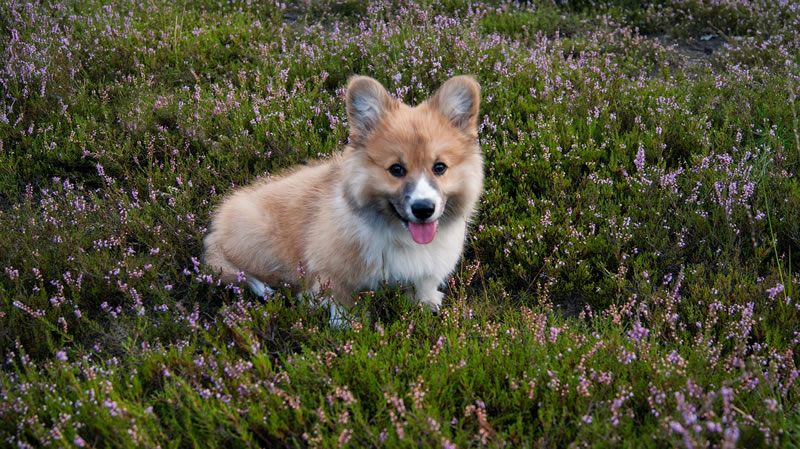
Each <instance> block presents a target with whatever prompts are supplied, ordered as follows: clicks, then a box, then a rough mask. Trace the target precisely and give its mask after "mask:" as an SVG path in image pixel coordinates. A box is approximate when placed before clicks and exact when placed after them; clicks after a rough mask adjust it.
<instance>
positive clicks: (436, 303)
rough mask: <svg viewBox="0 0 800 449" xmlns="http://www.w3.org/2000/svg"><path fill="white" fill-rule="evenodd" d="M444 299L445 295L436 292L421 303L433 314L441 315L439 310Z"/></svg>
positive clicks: (426, 296) (422, 299)
mask: <svg viewBox="0 0 800 449" xmlns="http://www.w3.org/2000/svg"><path fill="white" fill-rule="evenodd" d="M442 297H444V293H442V292H440V291H438V290H434V291H432V292H430V293H428V294H427V295H425V296H423V297H422V298H421V299H420V300H419V303H420V304H422V305H423V306H425V307H427V308H428V310H430V311H431V312H433V313H439V309H441V308H442Z"/></svg>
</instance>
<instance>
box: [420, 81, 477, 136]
mask: <svg viewBox="0 0 800 449" xmlns="http://www.w3.org/2000/svg"><path fill="white" fill-rule="evenodd" d="M480 102H481V88H480V86H479V85H478V83H477V82H476V81H475V79H473V78H472V77H471V76H466V75H461V76H456V77H453V78H450V79H449V80H447V82H446V83H444V84H442V87H440V88H439V90H438V91H436V94H434V96H433V97H432V98H431V106H433V107H434V108H437V109H439V111H440V112H441V113H442V115H444V116H445V118H447V119H448V120H449V121H450V124H451V125H453V126H455V127H456V128H458V129H460V130H461V131H462V132H463V133H464V134H466V135H468V136H470V137H475V138H477V137H478V106H480Z"/></svg>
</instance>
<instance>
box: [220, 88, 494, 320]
mask: <svg viewBox="0 0 800 449" xmlns="http://www.w3.org/2000/svg"><path fill="white" fill-rule="evenodd" d="M479 103H480V90H479V86H478V83H476V82H475V80H473V79H472V78H471V77H468V76H457V77H454V78H451V79H450V80H448V81H447V82H446V83H444V84H443V85H442V86H441V87H440V88H439V90H438V91H436V93H435V94H434V95H433V96H432V97H430V98H429V99H427V100H426V101H425V102H423V103H421V104H420V105H418V106H413V107H412V106H408V105H405V104H403V103H401V102H399V101H397V100H395V99H394V98H392V97H391V96H390V95H389V93H388V92H387V91H386V89H384V88H383V86H381V84H380V83H378V82H377V81H376V80H374V79H372V78H369V77H366V76H355V77H353V78H351V79H350V81H349V83H348V85H347V92H346V107H347V116H348V120H349V128H350V144H349V145H348V146H347V147H346V148H345V149H344V151H343V152H342V153H341V154H337V155H335V156H334V157H332V158H331V159H329V160H325V161H321V162H316V163H312V164H310V165H307V166H302V167H300V168H296V169H294V170H290V171H288V172H286V173H284V174H282V175H280V176H278V177H273V178H270V179H268V180H265V181H258V182H256V183H254V184H252V185H250V186H247V187H244V188H240V189H238V190H236V191H234V192H233V193H232V194H230V195H229V196H228V197H227V198H225V200H224V201H223V202H222V204H220V205H219V207H218V209H217V210H216V212H215V213H214V215H213V217H212V219H211V226H210V231H209V233H208V235H207V236H206V237H205V241H204V260H205V262H206V263H208V264H209V265H211V266H212V267H213V268H214V269H216V270H218V271H219V272H220V273H221V279H222V281H223V282H228V283H236V282H241V281H246V282H247V284H248V285H249V286H250V287H251V289H252V290H253V291H254V292H255V293H256V294H258V295H262V296H263V295H265V294H268V293H271V292H272V290H271V289H270V288H269V286H270V285H271V286H282V285H286V284H289V285H291V286H292V287H293V288H294V289H295V290H296V291H298V292H299V290H300V289H301V288H303V287H305V288H306V289H307V290H309V291H310V292H311V293H312V294H317V293H320V292H322V291H328V292H330V296H331V299H333V301H332V302H329V304H330V305H331V324H332V325H334V326H338V325H341V324H342V319H341V315H340V313H339V312H340V309H338V308H337V305H338V306H344V307H349V306H351V305H352V304H353V298H352V297H353V293H354V292H357V291H364V290H373V289H376V288H377V287H378V285H379V284H381V283H382V282H388V283H389V284H390V285H403V286H410V285H413V286H414V287H415V297H416V300H417V301H419V302H420V303H422V304H424V305H425V306H427V307H428V308H430V309H431V310H433V311H438V310H439V307H440V306H441V303H442V296H443V293H442V292H440V291H438V287H439V285H441V284H442V283H443V282H445V281H446V280H447V277H448V276H449V275H450V274H451V273H452V272H453V270H454V268H455V266H456V264H457V263H458V260H459V258H460V256H461V252H462V249H463V247H464V243H465V239H466V233H467V226H468V224H469V222H470V219H471V217H472V215H473V213H474V212H475V206H476V203H477V201H478V199H479V197H480V195H481V191H482V189H483V158H482V156H481V150H480V147H479V146H478V128H477V125H478V106H479Z"/></svg>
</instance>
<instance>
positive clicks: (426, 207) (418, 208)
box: [411, 200, 435, 220]
mask: <svg viewBox="0 0 800 449" xmlns="http://www.w3.org/2000/svg"><path fill="white" fill-rule="evenodd" d="M434 210H435V206H434V204H433V201H431V200H417V201H414V203H413V204H411V213H412V214H414V216H415V217H417V218H418V219H420V220H427V219H428V218H430V216H431V215H433V211H434Z"/></svg>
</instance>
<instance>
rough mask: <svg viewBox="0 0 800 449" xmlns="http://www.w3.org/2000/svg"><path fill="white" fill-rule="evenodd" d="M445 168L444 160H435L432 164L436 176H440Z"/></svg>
mask: <svg viewBox="0 0 800 449" xmlns="http://www.w3.org/2000/svg"><path fill="white" fill-rule="evenodd" d="M446 170H447V166H446V165H444V162H437V163H435V164H433V174H434V175H436V176H441V175H443V174H444V172H445V171H446Z"/></svg>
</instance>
